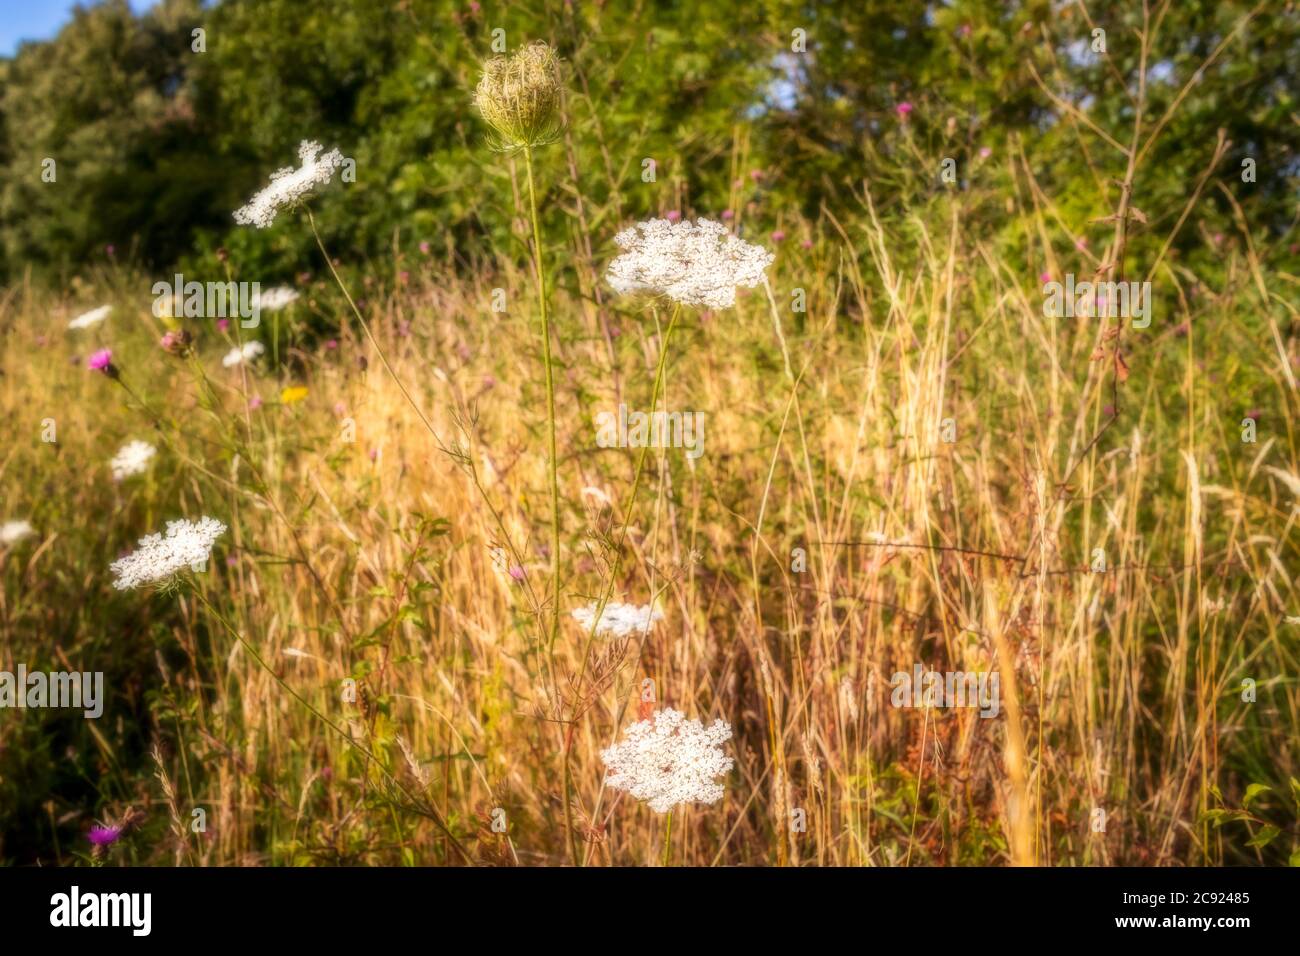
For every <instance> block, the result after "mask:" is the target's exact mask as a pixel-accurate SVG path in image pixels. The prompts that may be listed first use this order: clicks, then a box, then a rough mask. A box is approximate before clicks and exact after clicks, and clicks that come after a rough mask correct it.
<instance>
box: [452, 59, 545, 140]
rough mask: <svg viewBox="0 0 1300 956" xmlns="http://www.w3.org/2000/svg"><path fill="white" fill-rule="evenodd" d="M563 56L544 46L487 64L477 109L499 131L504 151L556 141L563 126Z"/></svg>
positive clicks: (476, 103)
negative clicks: (561, 108)
mask: <svg viewBox="0 0 1300 956" xmlns="http://www.w3.org/2000/svg"><path fill="white" fill-rule="evenodd" d="M562 88H563V84H562V81H561V79H560V58H559V57H558V56H556V54H555V51H554V50H552V49H551V48H550V47H549V46H548V45H547V44H545V43H542V42H540V41H539V42H536V43H530V44H529V45H528V46H526V47H524V48H523V49H521V50H519V51H517V52H516V53H515V54H514V55H513V56H510V57H504V56H497V57H493V58H492V59H490V60H488V61H487V63H486V64H484V66H483V79H481V80H480V81H479V84H478V88H477V89H476V90H475V91H474V105H475V106H477V107H478V111H479V112H480V113H482V114H483V119H484V120H486V121H487V124H488V125H489V126H491V127H492V129H493V130H495V131H496V133H497V136H498V137H499V138H500V143H499V144H498V145H499V147H500V148H502V149H522V148H525V147H533V146H543V145H545V144H546V143H550V142H553V141H554V140H555V138H556V137H557V136H558V135H559V133H560V130H561V129H562V128H563V127H564V120H563V117H562V116H561V115H560V99H561V91H562Z"/></svg>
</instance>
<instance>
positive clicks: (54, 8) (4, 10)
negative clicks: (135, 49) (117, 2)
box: [0, 0, 153, 56]
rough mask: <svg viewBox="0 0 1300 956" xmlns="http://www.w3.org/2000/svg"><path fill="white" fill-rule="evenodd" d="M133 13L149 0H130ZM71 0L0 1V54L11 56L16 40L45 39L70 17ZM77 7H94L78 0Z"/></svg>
mask: <svg viewBox="0 0 1300 956" xmlns="http://www.w3.org/2000/svg"><path fill="white" fill-rule="evenodd" d="M130 3H131V9H132V10H134V11H135V12H136V13H140V12H141V11H143V10H148V9H149V8H150V7H152V6H153V0H130ZM76 5H77V4H76V3H75V2H74V0H0V56H13V53H14V51H15V50H16V49H18V43H19V41H20V40H48V39H49V38H50V37H52V36H54V35H55V34H56V33H58V32H59V28H60V27H61V26H63V25H64V24H65V23H67V22H68V21H69V20H71V19H72V8H73V7H74V6H76ZM81 6H83V7H88V6H94V4H93V3H92V2H91V0H82V3H81Z"/></svg>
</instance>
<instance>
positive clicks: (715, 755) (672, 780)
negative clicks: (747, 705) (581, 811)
mask: <svg viewBox="0 0 1300 956" xmlns="http://www.w3.org/2000/svg"><path fill="white" fill-rule="evenodd" d="M730 739H731V725H730V724H728V723H727V722H726V721H725V720H719V721H716V722H714V724H713V725H712V726H710V727H705V726H704V725H702V724H701V723H700V722H699V721H698V720H687V719H686V718H685V717H684V716H683V715H682V714H681V713H680V712H678V711H676V710H673V709H672V708H671V707H669V708H666V709H664V710H661V711H658V712H656V713H655V715H654V719H653V720H643V721H640V722H639V723H635V724H633V725H632V726H631V727H629V728H628V729H627V732H626V733H625V734H624V735H623V740H622V741H621V742H620V743H617V744H615V745H614V746H612V747H610V748H608V749H607V750H602V751H601V752H600V759H601V760H602V761H604V763H605V767H606V772H605V784H606V785H607V786H609V787H612V788H613V789H615V790H626V791H627V792H628V793H630V794H632V796H634V797H635V798H636V799H638V800H640V801H642V802H644V803H649V804H650V809H651V810H654V811H655V812H656V813H667V812H668V811H669V810H671V809H672V808H673V807H675V806H676V805H677V804H679V803H717V802H718V801H719V800H721V799H722V795H723V788H722V785H721V784H718V783H714V782H713V778H714V777H721V776H724V775H726V774H728V773H730V772H731V768H732V766H734V764H735V761H734V760H733V759H732V758H731V757H728V756H727V755H726V754H724V753H723V752H722V750H721V746H722V744H723V743H725V742H726V741H728V740H730Z"/></svg>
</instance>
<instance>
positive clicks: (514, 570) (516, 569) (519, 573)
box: [510, 564, 524, 581]
mask: <svg viewBox="0 0 1300 956" xmlns="http://www.w3.org/2000/svg"><path fill="white" fill-rule="evenodd" d="M510 576H511V577H512V578H514V579H515V580H516V581H522V580H523V579H524V569H523V568H522V567H520V566H519V565H517V564H512V565H510Z"/></svg>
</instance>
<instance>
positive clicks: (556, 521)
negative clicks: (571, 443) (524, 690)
mask: <svg viewBox="0 0 1300 956" xmlns="http://www.w3.org/2000/svg"><path fill="white" fill-rule="evenodd" d="M524 166H525V168H526V169H527V171H528V209H529V212H530V213H531V215H532V220H533V256H534V263H535V265H536V269H537V291H538V294H539V295H540V297H541V302H540V308H541V313H542V315H541V319H542V358H543V361H544V362H545V365H546V425H547V443H548V445H547V447H548V454H549V456H550V470H551V475H550V477H551V600H552V605H551V653H552V654H553V653H554V648H555V640H556V638H557V637H558V636H559V633H560V480H559V457H558V455H557V453H556V442H555V370H554V368H553V367H552V364H551V323H550V318H549V313H548V309H547V302H546V271H545V269H543V267H542V230H541V221H540V220H539V219H538V216H537V190H536V187H535V186H534V183H533V151H532V148H531V147H528V146H525V147H524Z"/></svg>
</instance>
